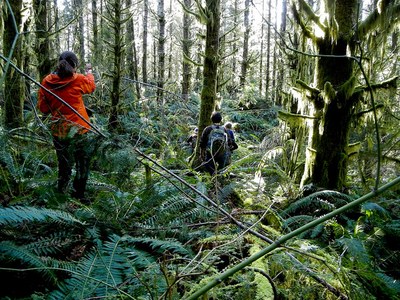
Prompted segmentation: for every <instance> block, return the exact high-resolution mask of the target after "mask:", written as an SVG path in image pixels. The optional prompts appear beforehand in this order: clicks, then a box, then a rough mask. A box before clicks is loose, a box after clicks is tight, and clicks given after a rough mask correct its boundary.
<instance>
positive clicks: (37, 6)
mask: <svg viewBox="0 0 400 300" xmlns="http://www.w3.org/2000/svg"><path fill="white" fill-rule="evenodd" d="M47 5H48V4H47V0H34V1H33V11H34V13H35V18H34V20H35V27H36V43H35V46H36V47H35V51H36V54H37V59H38V71H39V81H40V82H41V81H42V79H43V78H44V77H45V76H46V75H48V74H49V73H50V72H51V61H50V57H51V55H50V42H49V38H48V26H47V12H48V9H47Z"/></svg>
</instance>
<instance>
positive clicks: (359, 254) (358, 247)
mask: <svg viewBox="0 0 400 300" xmlns="http://www.w3.org/2000/svg"><path fill="white" fill-rule="evenodd" d="M337 242H338V244H339V245H341V246H342V247H343V248H344V250H346V252H347V253H348V255H349V256H350V257H352V259H354V262H355V263H356V264H368V265H369V264H370V256H369V254H368V252H367V249H366V248H365V246H364V243H363V241H362V240H359V239H357V238H341V239H338V240H337Z"/></svg>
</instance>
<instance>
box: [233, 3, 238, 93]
mask: <svg viewBox="0 0 400 300" xmlns="http://www.w3.org/2000/svg"><path fill="white" fill-rule="evenodd" d="M238 15H239V0H234V3H233V24H234V25H235V26H237V24H238V23H239V21H238ZM237 36H238V34H237V30H234V31H233V43H232V53H234V57H233V59H232V74H237V70H236V68H237V65H236V63H237V54H236V53H237V51H238V46H237V39H238V37H237ZM237 84H239V82H237V80H236V76H233V78H232V87H233V89H232V97H236V92H237V90H238V87H237Z"/></svg>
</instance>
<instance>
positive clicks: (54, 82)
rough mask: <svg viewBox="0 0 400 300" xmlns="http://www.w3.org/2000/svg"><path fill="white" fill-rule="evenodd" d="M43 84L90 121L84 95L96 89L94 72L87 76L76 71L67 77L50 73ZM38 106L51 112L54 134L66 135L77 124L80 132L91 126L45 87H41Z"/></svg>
mask: <svg viewBox="0 0 400 300" xmlns="http://www.w3.org/2000/svg"><path fill="white" fill-rule="evenodd" d="M42 85H43V86H44V87H45V88H47V89H48V90H50V91H51V92H53V93H54V94H56V95H57V96H59V97H60V98H61V99H63V100H64V101H65V102H66V103H68V104H69V105H70V106H71V107H73V108H74V109H75V110H76V111H77V112H78V113H79V114H80V115H81V116H82V117H83V118H84V119H85V120H87V121H89V116H88V113H87V111H86V107H85V104H84V102H83V98H82V95H83V94H90V93H92V92H93V91H94V90H95V88H96V84H95V83H94V76H93V74H87V75H86V76H85V75H82V74H77V73H74V75H73V76H71V77H67V78H60V77H59V76H58V75H57V74H50V75H47V76H46V77H45V78H44V79H43V81H42ZM38 108H39V110H40V111H41V112H42V113H44V114H48V113H51V115H52V121H53V125H52V127H51V129H52V134H53V135H54V136H58V137H66V136H67V135H68V132H69V130H70V128H71V126H77V127H78V128H79V131H78V132H79V133H80V134H83V133H85V132H87V131H88V129H89V128H90V125H88V124H87V123H86V122H85V121H83V120H82V119H81V118H80V117H79V116H78V115H77V114H76V113H74V112H73V111H72V110H71V109H70V108H69V107H68V106H66V105H65V104H63V103H62V102H61V101H60V100H59V99H57V98H56V97H54V96H53V95H52V94H50V93H49V92H47V91H46V90H44V89H43V88H40V89H39V100H38Z"/></svg>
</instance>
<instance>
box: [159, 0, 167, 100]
mask: <svg viewBox="0 0 400 300" xmlns="http://www.w3.org/2000/svg"><path fill="white" fill-rule="evenodd" d="M157 17H158V45H157V56H158V67H157V71H158V73H157V87H158V89H157V100H158V101H164V99H163V95H164V91H163V88H164V81H165V12H164V0H158V7H157Z"/></svg>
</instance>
